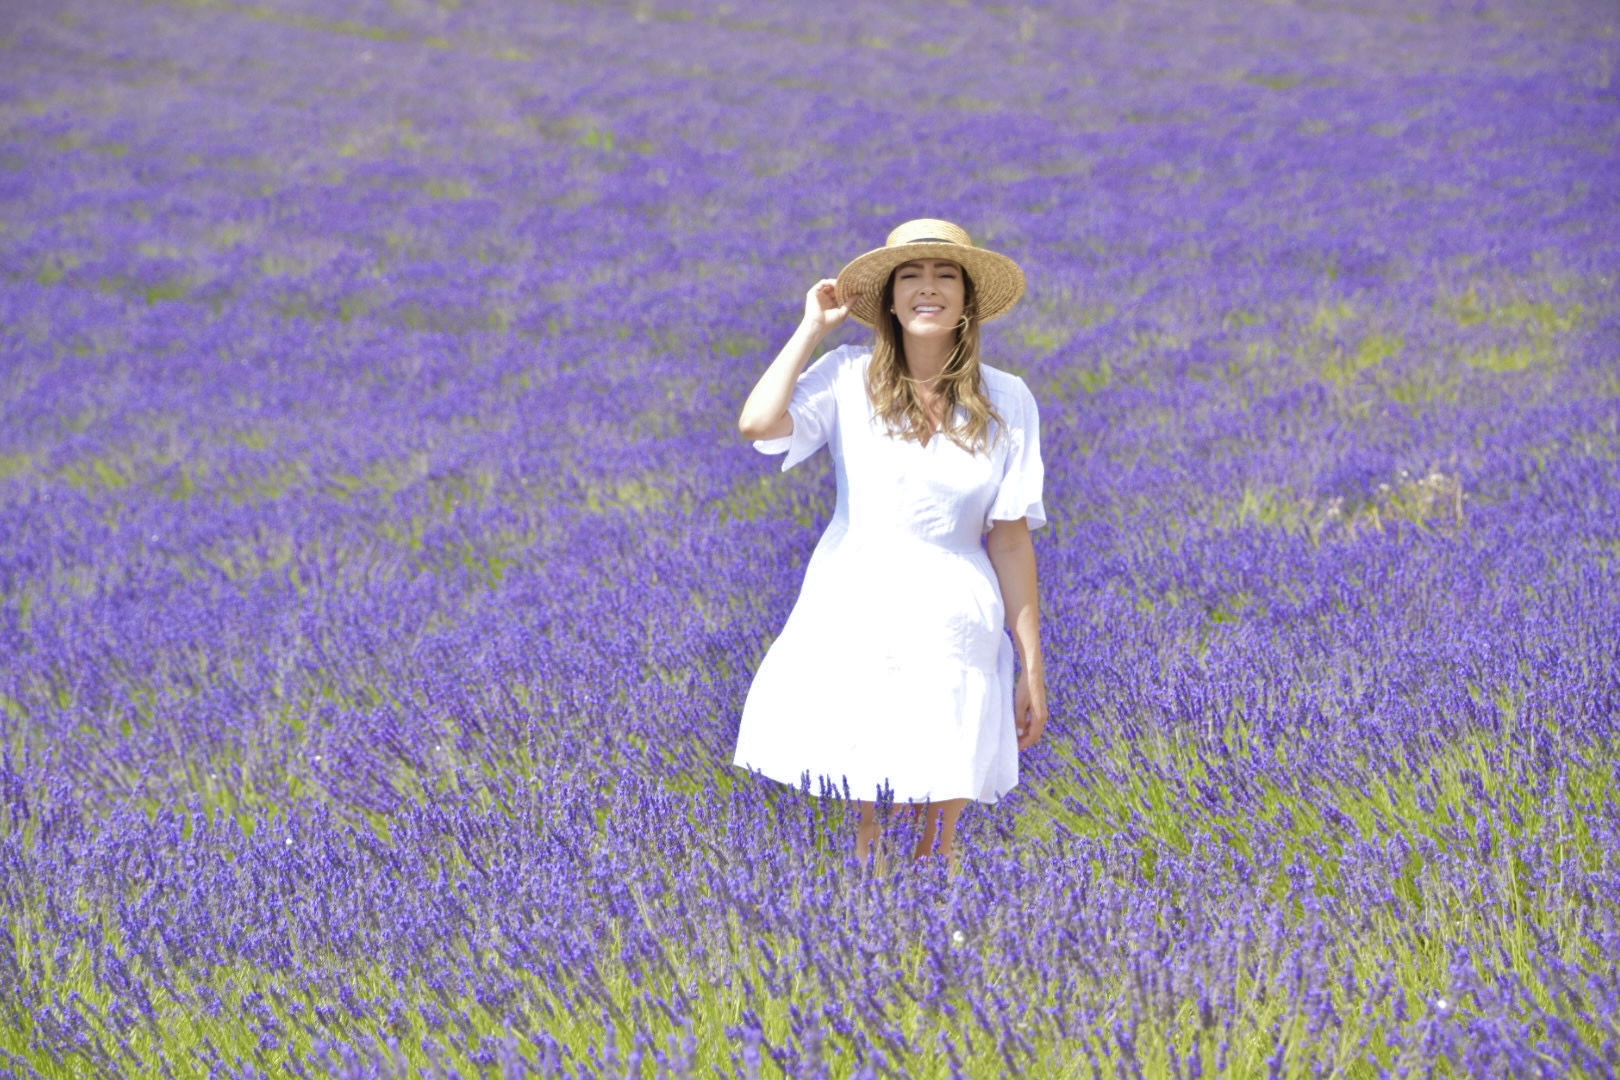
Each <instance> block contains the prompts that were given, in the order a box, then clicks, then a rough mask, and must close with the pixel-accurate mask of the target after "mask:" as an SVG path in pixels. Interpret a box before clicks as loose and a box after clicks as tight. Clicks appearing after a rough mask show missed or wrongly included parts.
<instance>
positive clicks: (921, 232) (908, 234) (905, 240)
mask: <svg viewBox="0 0 1620 1080" xmlns="http://www.w3.org/2000/svg"><path fill="white" fill-rule="evenodd" d="M924 241H932V242H933V243H936V244H938V243H945V244H959V245H961V246H962V247H968V248H970V247H972V246H973V238H972V237H971V236H969V235H968V234H967V230H966V229H964V228H962V227H961V226H960V225H953V224H951V223H950V222H949V221H941V220H940V219H939V218H917V219H915V220H913V221H906V222H902V223H901V224H899V225H896V226H895V227H894V228H893V229H891V230H890V231H889V238H888V239H887V240H886V241H884V244H883V246H884V247H900V246H901V245H902V244H920V243H922V242H924Z"/></svg>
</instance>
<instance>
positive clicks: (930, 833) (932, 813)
mask: <svg viewBox="0 0 1620 1080" xmlns="http://www.w3.org/2000/svg"><path fill="white" fill-rule="evenodd" d="M911 809H912V814H913V816H917V817H921V818H922V834H921V835H920V836H918V837H917V846H916V847H915V848H912V850H911V857H912V858H914V859H920V858H922V857H923V856H925V855H928V854H929V853H930V852H932V851H933V850H934V835H935V831H936V830H935V824H936V819H937V817H938V807H936V806H935V805H934V804H933V803H931V802H930V803H919V804H914V805H913V806H912V808H911Z"/></svg>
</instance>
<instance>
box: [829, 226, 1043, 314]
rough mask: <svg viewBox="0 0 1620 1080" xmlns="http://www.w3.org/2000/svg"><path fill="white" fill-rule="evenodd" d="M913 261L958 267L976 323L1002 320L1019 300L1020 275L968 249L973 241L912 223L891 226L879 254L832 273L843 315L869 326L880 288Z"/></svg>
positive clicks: (1003, 261)
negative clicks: (968, 283) (969, 284)
mask: <svg viewBox="0 0 1620 1080" xmlns="http://www.w3.org/2000/svg"><path fill="white" fill-rule="evenodd" d="M913 259H949V260H951V261H952V262H954V263H959V264H960V265H961V266H962V269H964V270H966V271H967V275H968V277H970V278H972V279H973V288H974V291H975V292H976V293H977V294H978V298H979V321H980V322H982V323H984V322H989V321H990V320H991V319H993V318H995V317H996V316H997V315H1001V314H1004V313H1005V312H1006V311H1007V310H1008V309H1010V308H1011V307H1012V306H1013V305H1014V304H1016V303H1018V298H1019V297H1020V296H1023V295H1024V271H1023V270H1021V269H1019V266H1018V264H1017V263H1015V262H1013V261H1012V260H1011V259H1009V258H1008V257H1007V256H1005V255H1002V254H1001V253H999V252H995V251H990V250H989V249H987V248H981V247H974V246H973V238H972V237H970V236H969V235H968V234H967V230H965V229H963V228H962V227H961V226H959V225H952V224H951V223H950V222H948V221H940V220H939V219H937V218H918V219H916V220H915V221H908V222H906V223H905V224H903V225H896V226H895V228H894V231H893V232H891V233H889V238H888V240H886V241H884V244H883V246H882V247H880V248H876V249H874V250H872V251H868V252H867V253H866V254H865V255H860V256H857V257H856V258H854V259H851V260H850V262H849V265H848V266H846V267H844V268H843V269H842V270H840V271H839V272H838V301H839V303H841V304H848V305H849V313H850V314H851V315H853V316H854V317H855V318H856V319H858V320H860V321H861V322H863V323H865V324H866V325H868V326H872V325H874V324H875V323H876V322H877V318H878V315H879V310H878V305H879V304H881V303H882V302H883V286H884V285H886V284H888V281H889V275H890V274H891V273H893V272H894V268H895V267H897V266H899V265H900V264H901V263H905V262H910V261H911V260H913Z"/></svg>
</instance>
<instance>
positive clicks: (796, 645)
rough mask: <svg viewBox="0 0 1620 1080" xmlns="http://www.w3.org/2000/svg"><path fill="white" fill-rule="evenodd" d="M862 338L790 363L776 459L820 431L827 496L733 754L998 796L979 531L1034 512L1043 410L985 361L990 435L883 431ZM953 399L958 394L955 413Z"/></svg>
mask: <svg viewBox="0 0 1620 1080" xmlns="http://www.w3.org/2000/svg"><path fill="white" fill-rule="evenodd" d="M870 359H871V349H869V348H867V347H865V346H852V345H845V346H842V347H840V348H837V349H834V350H832V351H831V352H828V353H827V354H825V355H824V356H822V357H820V358H819V359H817V360H816V361H815V362H814V363H812V364H811V365H810V366H809V367H808V368H807V369H806V370H805V371H804V373H803V374H801V375H800V376H799V381H798V385H797V386H796V387H795V389H794V392H793V400H792V403H791V404H790V405H789V406H788V412H789V414H790V415H791V416H792V418H793V432H792V434H790V435H787V436H785V437H783V438H780V439H769V440H760V441H758V442H756V443H755V444H754V446H755V448H756V449H758V450H760V451H761V452H763V453H767V454H779V453H784V452H785V453H786V454H787V457H786V458H785V459H784V460H783V463H782V468H783V469H789V468H792V467H793V466H794V465H796V464H798V463H799V462H801V461H803V460H805V459H806V458H808V457H809V456H810V455H811V454H813V453H815V452H816V451H817V450H819V449H820V448H821V447H822V446H826V447H827V448H828V449H829V451H830V452H831V453H832V458H833V465H834V469H835V471H836V474H837V480H838V500H837V504H836V506H835V508H834V510H833V515H832V519H831V520H830V521H829V522H828V523H827V528H826V530H825V531H824V532H823V533H822V536H821V540H820V541H819V542H818V543H817V545H816V549H815V551H814V553H813V554H812V555H811V557H810V561H809V564H808V565H807V566H806V568H805V574H804V582H803V584H802V586H801V587H800V590H799V598H798V600H797V602H796V603H795V604H794V607H793V611H792V613H791V614H790V615H789V616H788V620H787V624H786V626H784V627H783V629H782V633H781V635H780V636H779V637H777V639H776V640H775V641H774V642H773V643H772V644H771V647H770V649H769V650H768V651H767V653H766V655H765V658H764V659H763V660H762V661H761V662H760V666H759V670H758V671H757V672H756V673H755V675H754V681H753V685H752V686H751V687H750V688H749V691H748V699H747V702H746V703H745V704H744V706H743V715H742V722H741V725H740V728H739V730H738V733H737V748H736V752H735V754H734V755H733V759H732V760H733V762H734V763H735V764H737V765H739V766H742V767H744V768H748V769H754V770H757V771H759V772H761V773H763V774H764V775H766V776H768V777H770V778H772V779H774V780H778V781H781V782H782V783H786V784H793V785H798V784H799V783H801V781H802V778H803V777H804V776H805V775H806V774H808V775H809V778H810V786H811V791H813V792H819V791H820V790H821V787H822V782H823V781H826V782H827V783H828V784H830V785H831V787H832V788H833V789H834V790H835V791H836V792H837V793H838V794H839V795H840V796H843V794H844V792H845V790H846V786H847V791H848V795H849V797H851V798H857V799H874V798H877V797H878V793H879V791H880V790H881V789H885V788H887V789H888V790H889V791H890V792H892V795H893V798H894V800H895V801H896V802H923V801H927V800H933V801H939V800H943V799H957V798H968V799H974V800H977V801H979V802H986V803H993V802H995V801H996V800H997V799H999V798H1000V797H1001V796H1002V795H1005V794H1006V793H1007V792H1008V791H1010V790H1011V789H1012V788H1013V786H1014V785H1016V784H1017V783H1018V740H1017V733H1016V731H1015V729H1014V726H1013V708H1012V706H1013V698H1012V696H1013V648H1012V641H1011V639H1010V638H1009V637H1008V635H1007V633H1006V630H1005V629H1004V623H1005V613H1004V610H1003V607H1002V600H1001V586H1000V583H999V582H998V581H997V578H996V572H995V568H994V567H993V566H992V565H991V563H990V557H989V555H988V554H987V553H986V552H985V549H984V534H985V533H986V532H987V531H988V530H989V528H990V525H991V523H992V522H994V521H1003V520H1005V521H1016V520H1018V519H1019V518H1024V519H1026V520H1027V521H1028V523H1029V526H1030V528H1038V527H1040V526H1041V525H1042V524H1044V523H1045V521H1046V510H1045V507H1044V505H1043V504H1042V502H1041V487H1042V483H1043V480H1044V474H1043V469H1042V465H1041V451H1040V421H1039V416H1038V414H1037V411H1036V407H1035V398H1034V396H1033V395H1032V394H1030V392H1029V388H1028V387H1027V386H1025V385H1024V382H1023V380H1022V379H1020V378H1018V377H1017V376H1016V375H1013V374H1011V373H1009V372H1005V371H1001V370H998V369H996V368H992V367H989V366H988V365H981V371H982V372H983V384H984V388H985V391H986V393H987V394H988V395H989V397H990V400H991V402H992V403H993V404H994V405H995V408H996V411H997V412H998V413H999V414H1000V415H1001V417H1002V420H1003V425H1004V426H1000V427H999V429H997V430H993V432H992V443H991V446H990V449H989V451H988V453H985V452H981V453H978V454H974V453H971V452H969V451H967V450H964V449H963V448H962V447H960V446H958V445H957V444H956V443H954V442H952V441H951V440H950V439H949V438H948V437H946V436H944V435H942V434H936V435H935V436H933V437H932V438H930V439H929V440H928V444H927V445H926V446H924V445H922V444H920V443H917V442H915V441H912V440H905V439H899V438H895V437H893V436H891V435H890V434H889V433H888V431H887V430H886V428H885V427H884V425H883V422H882V421H881V420H879V419H878V418H877V417H876V416H875V415H874V414H873V412H872V406H871V403H870V401H869V399H868V397H867V393H866V367H867V362H868V361H869V360H870ZM960 415H962V414H961V412H960V411H959V416H960Z"/></svg>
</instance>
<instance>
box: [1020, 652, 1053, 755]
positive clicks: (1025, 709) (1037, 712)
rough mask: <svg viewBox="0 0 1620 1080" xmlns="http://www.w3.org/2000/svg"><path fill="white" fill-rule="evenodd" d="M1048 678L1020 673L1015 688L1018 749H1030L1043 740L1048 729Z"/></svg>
mask: <svg viewBox="0 0 1620 1080" xmlns="http://www.w3.org/2000/svg"><path fill="white" fill-rule="evenodd" d="M1046 719H1047V713H1046V680H1045V679H1043V678H1041V677H1040V676H1039V675H1037V676H1036V677H1035V678H1034V679H1031V678H1030V677H1029V672H1027V671H1020V672H1019V673H1018V685H1017V686H1016V687H1014V689H1013V725H1014V726H1015V727H1016V728H1017V730H1018V749H1020V750H1028V749H1029V748H1030V747H1032V746H1034V745H1035V744H1036V743H1038V742H1040V741H1041V733H1042V732H1044V731H1045V730H1046Z"/></svg>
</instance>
